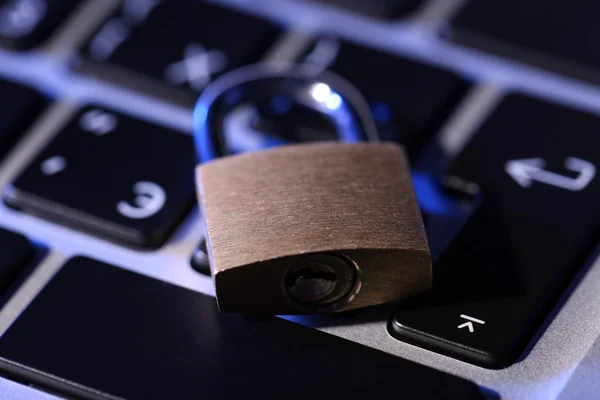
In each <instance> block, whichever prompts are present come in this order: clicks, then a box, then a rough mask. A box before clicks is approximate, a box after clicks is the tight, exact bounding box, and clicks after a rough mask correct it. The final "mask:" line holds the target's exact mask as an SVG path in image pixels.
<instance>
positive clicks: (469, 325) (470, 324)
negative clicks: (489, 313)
mask: <svg viewBox="0 0 600 400" xmlns="http://www.w3.org/2000/svg"><path fill="white" fill-rule="evenodd" d="M460 317H461V318H463V319H466V320H467V321H468V322H465V323H463V324H460V325H459V326H458V329H462V328H469V332H471V333H473V332H475V326H474V325H473V322H475V323H477V324H481V325H484V324H485V321H482V320H480V319H477V318H473V317H469V316H468V315H465V314H461V315H460Z"/></svg>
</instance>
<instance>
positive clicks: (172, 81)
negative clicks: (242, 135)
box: [83, 0, 280, 99]
mask: <svg viewBox="0 0 600 400" xmlns="http://www.w3.org/2000/svg"><path fill="white" fill-rule="evenodd" d="M138 3H139V4H138V5H136V6H135V7H133V4H132V2H131V1H125V3H124V5H123V7H122V9H121V10H120V11H119V12H118V13H117V14H116V15H115V16H114V17H113V18H111V19H109V20H108V21H107V23H106V24H105V25H104V26H103V27H101V28H100V30H99V31H98V33H97V34H95V35H94V36H93V37H92V38H91V40H90V41H89V43H88V44H87V45H86V46H85V47H84V49H83V54H84V57H85V59H87V60H88V61H91V63H90V62H87V63H85V65H84V66H83V68H84V69H85V68H88V69H90V70H91V71H92V72H99V73H101V71H99V69H100V70H101V69H102V67H103V66H108V67H109V68H110V67H111V66H112V67H113V68H114V67H115V66H116V67H119V68H121V69H124V70H128V71H130V72H135V74H137V75H141V76H145V77H148V78H151V79H152V80H153V81H154V82H157V83H160V84H161V85H162V86H167V87H176V88H184V89H187V94H189V95H190V98H191V99H195V97H197V94H198V93H199V92H201V91H202V89H204V87H205V86H206V85H207V84H208V83H210V81H211V80H212V79H214V78H215V77H217V76H219V75H220V74H222V73H224V72H226V71H228V70H231V69H233V68H236V67H238V66H241V65H244V64H249V63H253V62H256V61H258V59H259V58H260V57H261V56H262V55H263V54H264V53H265V51H266V50H267V49H268V48H269V46H271V45H272V44H273V43H274V41H275V40H276V39H277V37H278V33H279V32H280V30H279V28H277V27H276V26H274V25H273V24H271V23H270V22H268V21H266V20H262V19H259V18H257V17H253V16H250V15H245V14H242V13H239V12H237V11H233V10H231V9H227V8H223V7H220V6H217V5H214V4H208V3H204V2H201V1H192V0H180V1H164V2H156V1H151V2H141V3H140V2H139V1H138ZM144 4H145V5H144ZM142 11H143V12H142ZM93 64H96V65H93ZM135 74H134V75H135Z"/></svg>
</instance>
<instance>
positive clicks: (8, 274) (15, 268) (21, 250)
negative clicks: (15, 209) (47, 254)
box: [0, 228, 35, 291]
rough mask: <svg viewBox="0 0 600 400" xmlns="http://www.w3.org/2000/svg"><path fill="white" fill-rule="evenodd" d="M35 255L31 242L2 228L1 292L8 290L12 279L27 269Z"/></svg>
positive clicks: (0, 256)
mask: <svg viewBox="0 0 600 400" xmlns="http://www.w3.org/2000/svg"><path fill="white" fill-rule="evenodd" d="M34 255H35V251H34V248H33V246H32V245H31V243H30V242H29V240H27V239H26V238H25V237H23V236H21V235H18V234H16V233H13V232H9V231H7V230H4V229H1V228H0V290H2V291H3V290H4V289H6V287H7V286H8V284H9V283H10V282H11V281H12V279H13V278H14V277H15V276H17V275H18V274H19V273H20V272H22V271H23V270H24V269H25V268H26V267H27V264H28V263H29V262H30V261H31V260H32V259H33V257H34Z"/></svg>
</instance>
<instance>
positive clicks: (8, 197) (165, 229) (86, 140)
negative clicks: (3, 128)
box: [4, 107, 196, 248]
mask: <svg viewBox="0 0 600 400" xmlns="http://www.w3.org/2000/svg"><path fill="white" fill-rule="evenodd" d="M195 164H196V161H195V154H194V151H193V145H192V140H191V138H190V137H189V136H187V135H185V134H182V133H180V132H175V131H171V130H169V129H166V128H163V127H160V126H156V125H152V124H149V123H147V122H143V121H140V120H137V119H134V118H131V117H129V116H126V115H122V114H119V113H116V112H114V111H111V110H107V109H104V108H100V107H88V108H85V109H83V110H81V111H80V112H78V113H75V114H74V116H73V118H71V120H70V121H69V122H68V123H67V124H66V125H65V126H64V127H63V128H62V130H60V132H58V133H57V135H56V136H55V138H54V139H53V140H52V141H51V143H50V144H49V145H48V146H47V147H46V148H45V149H44V150H43V151H42V152H41V153H40V154H38V156H37V157H36V158H35V159H34V160H33V162H32V163H31V164H30V165H29V166H28V167H27V168H26V169H25V171H24V172H23V173H22V174H21V175H20V176H19V177H17V179H16V180H15V181H14V183H13V184H12V186H11V187H10V188H9V190H8V191H7V192H6V193H5V196H4V198H5V201H6V202H7V204H9V205H11V206H13V207H15V208H18V209H21V210H23V211H25V212H29V213H32V214H36V215H39V216H41V217H43V218H47V219H50V220H52V221H55V222H57V223H61V224H65V225H68V226H71V227H74V228H76V229H79V230H82V231H85V232H89V233H93V234H96V235H99V236H101V237H103V238H107V239H110V240H113V241H117V242H119V243H121V244H124V245H129V246H134V247H146V248H148V247H149V248H155V247H157V246H160V245H161V244H162V243H163V242H164V241H165V240H166V239H167V237H168V236H169V234H170V233H171V232H172V231H173V230H174V229H175V228H176V227H177V224H178V223H179V222H180V221H181V220H182V218H183V217H184V216H185V214H186V213H187V212H188V211H189V210H190V208H191V207H192V205H193V204H194V198H195V196H194V176H193V170H194V166H195Z"/></svg>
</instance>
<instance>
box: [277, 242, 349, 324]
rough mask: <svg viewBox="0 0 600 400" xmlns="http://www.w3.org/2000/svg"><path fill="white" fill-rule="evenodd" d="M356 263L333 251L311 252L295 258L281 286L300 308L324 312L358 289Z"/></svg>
mask: <svg viewBox="0 0 600 400" xmlns="http://www.w3.org/2000/svg"><path fill="white" fill-rule="evenodd" d="M359 274H360V272H359V269H358V266H357V265H356V264H355V263H354V262H353V261H351V260H350V259H349V258H347V257H345V256H342V255H340V254H337V253H314V254H311V255H308V256H306V257H303V258H301V259H299V260H297V261H296V263H295V265H293V266H292V267H291V268H290V269H289V270H288V271H287V273H286V275H285V278H284V280H283V287H284V290H285V292H286V294H287V295H288V296H289V299H290V301H291V304H292V305H293V306H294V307H296V308H298V309H299V310H301V311H305V312H313V311H315V310H319V312H322V311H323V310H325V309H327V310H328V312H331V311H334V310H337V309H339V308H341V307H343V306H344V305H345V304H347V303H348V302H349V301H352V299H353V298H354V296H355V295H356V294H357V293H358V290H360V280H359Z"/></svg>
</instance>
